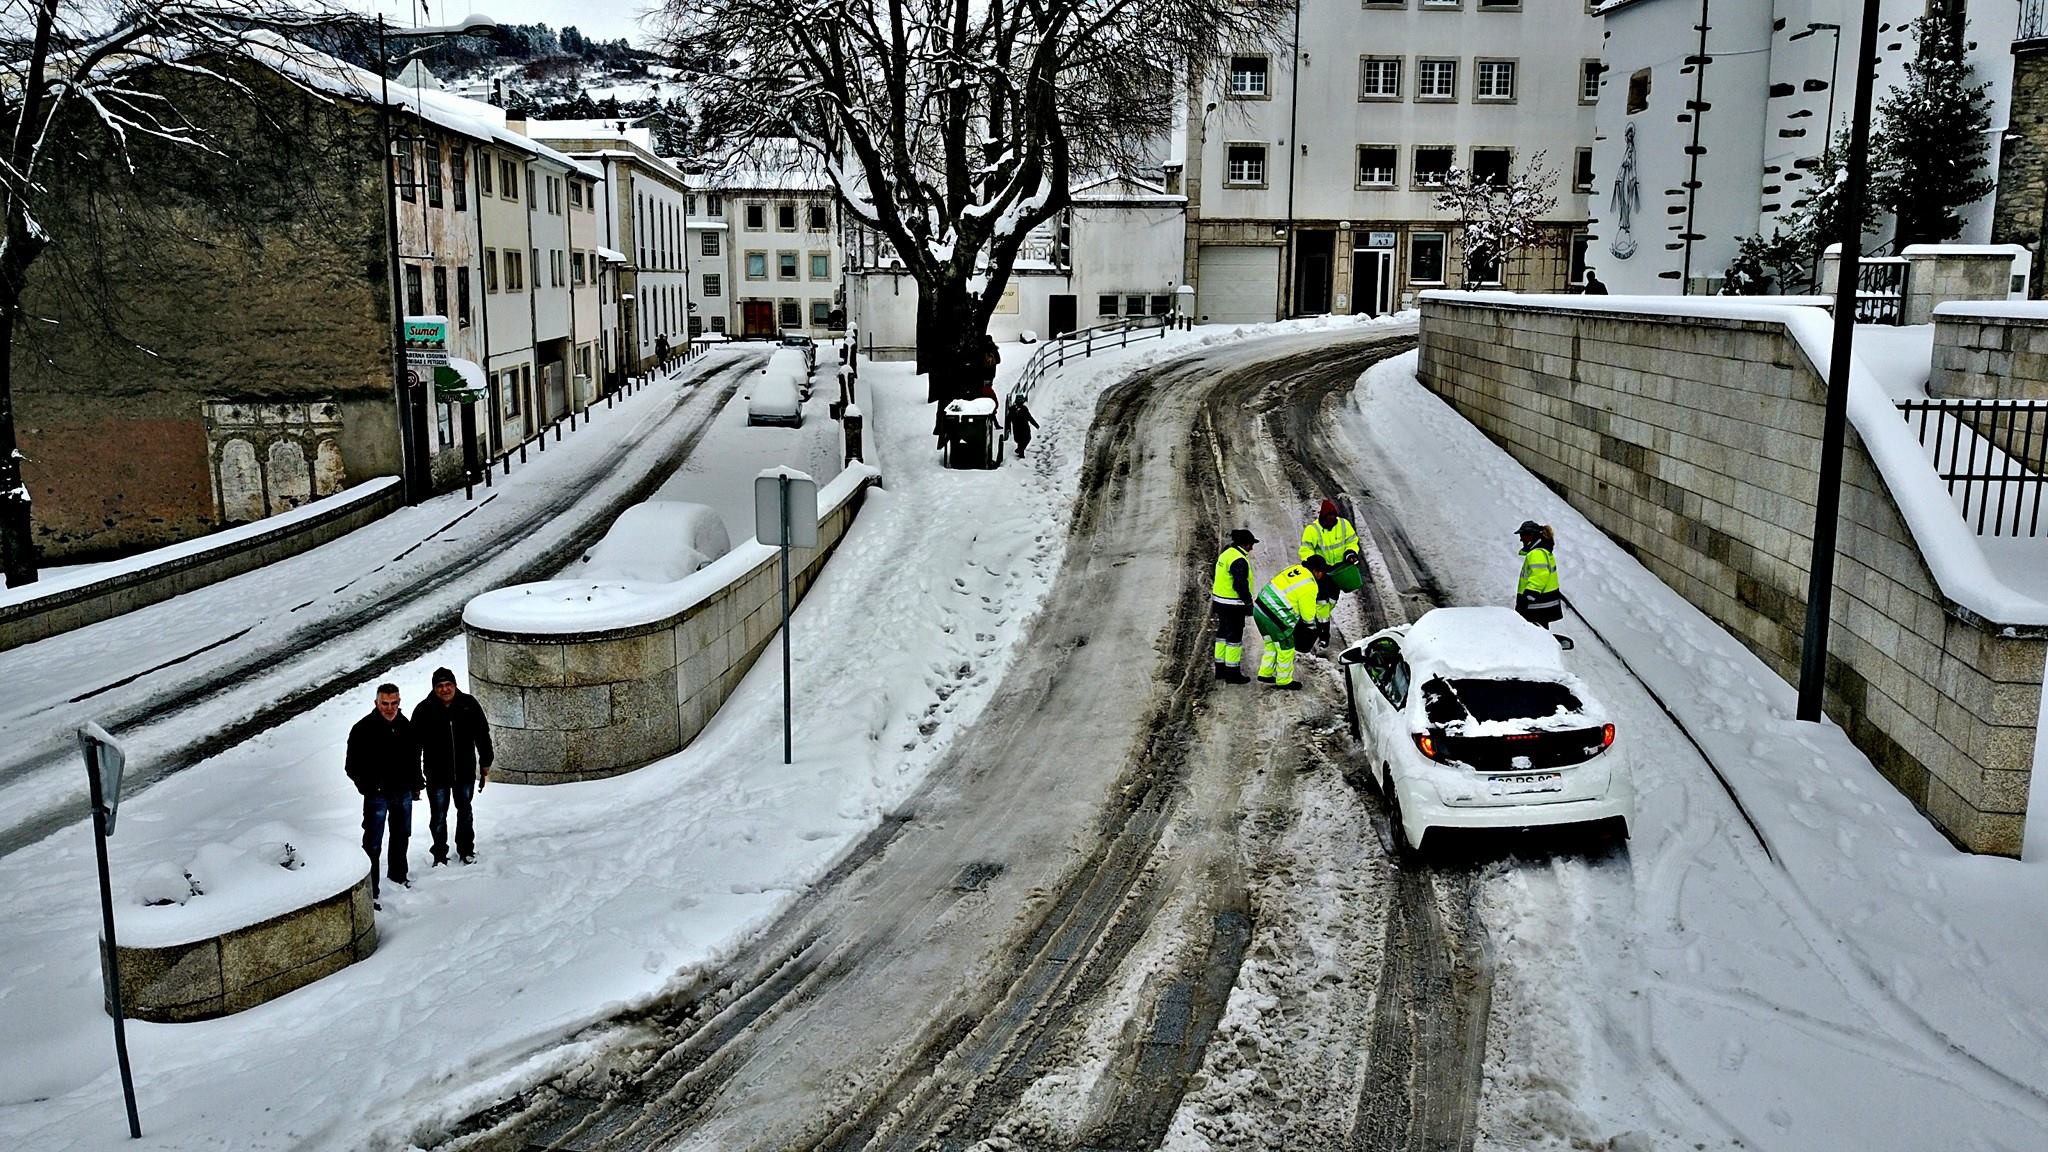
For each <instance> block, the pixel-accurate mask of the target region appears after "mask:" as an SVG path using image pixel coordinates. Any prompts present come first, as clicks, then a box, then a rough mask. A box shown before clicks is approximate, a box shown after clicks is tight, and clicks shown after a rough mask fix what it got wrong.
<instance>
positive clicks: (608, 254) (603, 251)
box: [597, 247, 626, 264]
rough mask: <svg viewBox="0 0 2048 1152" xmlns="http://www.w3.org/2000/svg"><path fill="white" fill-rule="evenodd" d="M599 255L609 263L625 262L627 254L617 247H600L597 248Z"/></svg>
mask: <svg viewBox="0 0 2048 1152" xmlns="http://www.w3.org/2000/svg"><path fill="white" fill-rule="evenodd" d="M597 255H598V258H599V259H602V260H604V261H605V262H606V263H608V264H624V263H625V262H626V254H625V253H624V252H621V251H619V250H618V249H617V248H604V247H600V248H598V250H597Z"/></svg>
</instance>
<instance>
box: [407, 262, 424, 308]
mask: <svg viewBox="0 0 2048 1152" xmlns="http://www.w3.org/2000/svg"><path fill="white" fill-rule="evenodd" d="M425 295H426V294H425V293H424V292H423V291H422V290H421V289H420V267H419V265H417V264H407V265H406V266H405V314H406V315H407V316H424V315H426V314H427V302H426V299H425Z"/></svg>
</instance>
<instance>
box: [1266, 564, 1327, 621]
mask: <svg viewBox="0 0 2048 1152" xmlns="http://www.w3.org/2000/svg"><path fill="white" fill-rule="evenodd" d="M1267 587H1268V588H1270V589H1271V590H1272V591H1274V592H1275V593H1278V594H1279V596H1280V599H1282V600H1283V601H1285V602H1286V603H1287V606H1288V607H1289V608H1292V609H1293V610H1294V614H1295V615H1297V616H1301V617H1310V616H1313V615H1314V614H1315V610H1316V574H1315V573H1313V572H1311V571H1309V570H1308V569H1307V568H1305V567H1303V566H1301V565H1299V564H1296V565H1294V566H1292V567H1290V568H1284V569H1282V570H1281V571H1280V574H1279V575H1278V576H1275V577H1273V582H1272V583H1271V584H1269V585H1267Z"/></svg>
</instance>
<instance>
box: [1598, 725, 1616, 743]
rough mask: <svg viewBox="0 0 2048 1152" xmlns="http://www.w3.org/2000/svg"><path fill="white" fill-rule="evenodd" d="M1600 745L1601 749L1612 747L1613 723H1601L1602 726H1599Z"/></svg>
mask: <svg viewBox="0 0 2048 1152" xmlns="http://www.w3.org/2000/svg"><path fill="white" fill-rule="evenodd" d="M1600 747H1601V748H1602V749H1607V748H1612V747H1614V725H1612V724H1607V725H1603V726H1602V727H1601V729H1600Z"/></svg>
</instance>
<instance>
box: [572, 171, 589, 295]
mask: <svg viewBox="0 0 2048 1152" xmlns="http://www.w3.org/2000/svg"><path fill="white" fill-rule="evenodd" d="M570 187H572V188H573V187H575V185H573V184H572V185H570ZM586 282H587V281H586V280H585V279H584V276H583V253H581V252H571V253H569V283H571V284H583V283H586Z"/></svg>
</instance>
